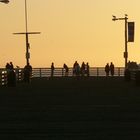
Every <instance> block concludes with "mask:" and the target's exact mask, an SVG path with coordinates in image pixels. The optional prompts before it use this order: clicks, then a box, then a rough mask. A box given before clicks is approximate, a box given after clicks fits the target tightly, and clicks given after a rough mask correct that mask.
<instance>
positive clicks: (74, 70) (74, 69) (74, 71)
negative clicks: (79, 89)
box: [73, 61, 77, 76]
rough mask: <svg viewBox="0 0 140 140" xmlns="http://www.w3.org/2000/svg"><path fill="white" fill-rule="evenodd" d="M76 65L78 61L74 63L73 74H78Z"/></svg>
mask: <svg viewBox="0 0 140 140" xmlns="http://www.w3.org/2000/svg"><path fill="white" fill-rule="evenodd" d="M76 66H77V61H75V63H74V64H73V76H75V75H76Z"/></svg>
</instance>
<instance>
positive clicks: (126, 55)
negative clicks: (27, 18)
mask: <svg viewBox="0 0 140 140" xmlns="http://www.w3.org/2000/svg"><path fill="white" fill-rule="evenodd" d="M112 20H113V21H116V20H124V21H125V52H124V58H125V69H126V68H127V59H128V50H127V42H128V41H127V23H128V22H127V20H128V15H127V14H125V17H123V18H117V17H116V16H113V18H112Z"/></svg>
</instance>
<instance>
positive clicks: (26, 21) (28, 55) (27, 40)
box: [25, 0, 30, 64]
mask: <svg viewBox="0 0 140 140" xmlns="http://www.w3.org/2000/svg"><path fill="white" fill-rule="evenodd" d="M25 29H26V64H29V59H30V53H29V39H28V17H27V0H25Z"/></svg>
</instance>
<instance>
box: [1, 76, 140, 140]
mask: <svg viewBox="0 0 140 140" xmlns="http://www.w3.org/2000/svg"><path fill="white" fill-rule="evenodd" d="M0 138H3V140H4V139H12V138H14V139H16V140H105V139H107V140H118V139H119V140H138V139H139V138H140V87H138V86H135V84H134V83H133V82H124V79H123V78H121V77H92V78H91V77H90V78H80V79H79V80H78V79H75V78H70V77H69V78H55V79H50V80H48V79H47V78H42V79H33V80H32V82H31V84H29V85H28V84H23V83H20V84H18V85H17V87H0Z"/></svg>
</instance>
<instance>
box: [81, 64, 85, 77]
mask: <svg viewBox="0 0 140 140" xmlns="http://www.w3.org/2000/svg"><path fill="white" fill-rule="evenodd" d="M85 68H86V65H85V63H84V62H83V63H82V65H81V75H82V76H85Z"/></svg>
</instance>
